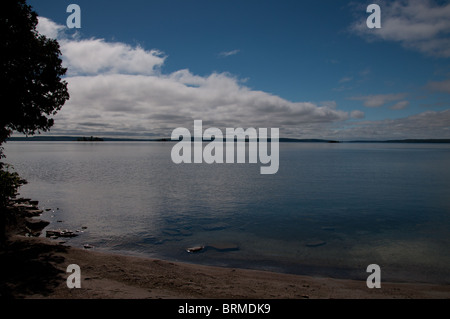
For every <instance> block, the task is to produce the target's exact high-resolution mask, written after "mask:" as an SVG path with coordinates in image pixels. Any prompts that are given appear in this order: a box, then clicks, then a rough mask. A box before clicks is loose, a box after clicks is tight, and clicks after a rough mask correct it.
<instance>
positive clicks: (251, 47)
mask: <svg viewBox="0 0 450 319" xmlns="http://www.w3.org/2000/svg"><path fill="white" fill-rule="evenodd" d="M71 3H75V4H77V5H79V7H80V9H81V15H80V16H81V28H78V29H77V28H69V27H68V26H67V24H66V21H67V18H68V17H69V16H70V14H71V13H70V12H69V13H68V12H66V9H67V6H68V5H69V4H71ZM372 3H374V4H378V5H379V6H380V9H381V15H380V17H381V28H379V29H377V28H373V29H370V28H368V27H367V24H366V20H367V18H368V17H369V15H370V14H371V13H368V12H366V9H367V6H368V5H369V4H372ZM28 4H30V5H31V6H32V7H33V8H34V10H35V11H36V12H37V13H38V15H39V25H38V31H39V32H40V33H42V34H44V35H46V36H48V37H51V38H55V39H57V40H58V42H59V44H60V47H61V52H62V60H63V65H64V66H65V67H67V69H68V70H67V73H66V76H65V77H64V80H65V81H67V83H68V88H69V94H70V100H69V101H67V102H66V104H65V105H64V106H63V108H62V109H61V110H60V111H59V112H58V114H57V115H56V116H55V117H54V119H55V125H54V127H53V128H52V129H51V131H50V134H51V135H89V136H90V135H94V136H100V137H111V136H114V137H137V138H154V137H170V135H171V132H172V131H173V130H174V129H175V128H177V127H186V128H188V129H190V130H191V132H193V124H194V120H202V121H203V127H204V129H206V128H207V127H218V128H219V129H223V130H224V129H225V128H238V127H242V128H244V129H245V128H248V127H255V128H279V129H280V136H281V137H291V138H324V139H337V140H355V139H367V140H378V139H399V138H450V19H449V17H450V1H439V0H411V1H405V0H391V1H375V0H370V1H336V0H316V1H299V0H292V1H288V0H277V1H274V0H238V1H236V0H226V1H223V0H164V1H162V0H160V1H152V0H146V1H144V0H129V1H113V0H108V1H106V0H96V1H91V0H89V1H85V0H70V1H61V0H45V1H42V0H29V1H28ZM46 134H47V135H48V133H46Z"/></svg>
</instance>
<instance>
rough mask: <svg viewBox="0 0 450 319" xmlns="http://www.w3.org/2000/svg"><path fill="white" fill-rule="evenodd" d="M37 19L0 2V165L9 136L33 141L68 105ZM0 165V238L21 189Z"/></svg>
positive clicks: (50, 44)
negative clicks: (30, 137) (10, 204)
mask: <svg viewBox="0 0 450 319" xmlns="http://www.w3.org/2000/svg"><path fill="white" fill-rule="evenodd" d="M37 24H38V19H37V14H36V12H34V11H33V10H32V8H31V6H29V5H27V4H26V1H25V0H3V1H2V6H1V10H0V103H1V108H0V160H1V159H2V158H4V157H5V156H4V155H3V148H2V144H3V143H4V142H5V141H6V139H7V138H8V137H9V136H10V135H11V134H12V132H13V131H17V132H20V133H24V134H26V135H33V134H34V133H35V132H38V133H39V132H40V131H48V130H49V129H50V127H51V126H53V119H52V118H51V116H53V115H55V114H56V113H57V112H58V111H59V110H60V109H61V107H62V106H63V105H64V103H65V102H66V100H68V99H69V93H68V91H67V82H65V81H63V80H62V79H61V77H62V76H63V75H64V74H65V73H66V69H65V68H63V67H62V65H61V64H62V61H61V59H60V55H61V51H60V50H59V44H58V42H57V41H56V40H54V39H48V38H46V37H45V36H44V35H41V34H39V32H37V30H36V26H37ZM9 168H10V166H9V165H6V164H4V163H2V162H0V224H1V225H0V226H1V228H2V229H1V230H3V231H1V230H0V236H1V237H3V236H2V235H3V233H4V226H5V220H6V219H5V214H6V211H7V210H6V206H7V205H8V201H9V199H10V198H11V197H14V196H15V194H16V192H17V189H18V188H19V187H20V186H21V185H22V184H24V183H26V181H25V180H23V179H21V178H20V176H19V175H18V174H17V173H16V172H11V171H9Z"/></svg>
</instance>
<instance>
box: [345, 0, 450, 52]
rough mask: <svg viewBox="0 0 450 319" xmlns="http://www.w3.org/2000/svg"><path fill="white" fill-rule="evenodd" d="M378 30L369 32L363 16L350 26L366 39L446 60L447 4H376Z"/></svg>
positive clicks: (415, 0) (414, 0)
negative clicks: (397, 45) (393, 42)
mask: <svg viewBox="0 0 450 319" xmlns="http://www.w3.org/2000/svg"><path fill="white" fill-rule="evenodd" d="M380 7H381V28H380V29H369V28H367V25H366V20H365V19H366V16H362V17H363V18H361V19H360V20H358V21H356V22H355V23H354V24H353V25H352V26H351V31H352V32H355V33H357V34H359V35H361V36H363V37H364V38H366V39H367V40H373V39H381V40H386V41H395V42H399V43H401V44H402V45H403V46H404V47H406V48H409V49H414V50H418V51H420V52H422V53H425V54H427V55H431V56H439V57H447V58H448V57H450V38H449V35H450V19H449V17H450V3H446V4H442V5H439V4H437V3H436V2H435V1H432V0H410V1H402V0H396V1H380Z"/></svg>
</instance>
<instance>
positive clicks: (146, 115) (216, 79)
mask: <svg viewBox="0 0 450 319" xmlns="http://www.w3.org/2000/svg"><path fill="white" fill-rule="evenodd" d="M40 21H41V22H40V23H42V25H41V28H43V29H46V30H47V31H46V32H49V33H52V34H57V35H58V37H59V38H58V41H59V43H60V46H61V51H62V59H63V64H64V66H66V67H67V68H68V73H67V77H66V78H65V80H66V81H67V82H68V88H69V93H70V100H69V101H67V102H66V104H65V105H64V107H63V108H62V109H61V111H59V112H58V114H57V115H56V116H55V126H54V127H53V129H52V132H53V133H58V134H75V133H80V134H83V133H84V132H86V131H89V132H92V133H93V134H97V135H101V134H102V135H113V134H122V135H140V136H149V135H153V134H159V135H162V136H168V135H170V133H171V131H172V130H173V129H174V128H176V127H179V126H184V127H190V126H192V124H193V120H194V119H201V120H203V121H204V124H205V125H210V126H216V127H222V128H225V127H278V128H281V127H296V126H301V125H310V124H311V123H314V124H315V125H321V124H323V123H333V122H336V121H342V120H346V119H348V118H349V114H348V112H344V111H340V110H337V108H336V102H334V101H326V102H322V103H321V104H320V105H318V104H315V103H311V102H291V101H288V100H285V99H283V98H281V97H279V96H275V95H272V94H269V93H267V92H263V91H257V90H252V89H250V88H248V87H246V86H244V85H243V84H242V81H240V80H239V79H238V78H236V77H234V76H232V75H231V74H229V73H212V74H210V75H208V76H199V75H195V74H193V73H191V72H190V71H189V70H187V69H183V70H178V71H175V72H172V73H170V74H163V73H162V72H161V67H162V66H163V65H164V62H165V60H166V57H165V56H163V55H162V53H161V52H159V51H157V50H150V51H147V50H144V49H143V48H141V47H132V46H130V45H127V44H124V43H119V42H113V43H111V42H106V41H105V40H102V39H84V40H83V39H82V40H80V39H73V38H69V37H68V36H66V35H65V34H64V33H61V32H59V33H57V32H56V30H59V26H58V25H56V24H54V23H52V22H51V21H50V20H48V19H41V20H40ZM237 52H238V51H237V50H234V51H230V52H228V53H227V54H228V55H231V54H236V53H237Z"/></svg>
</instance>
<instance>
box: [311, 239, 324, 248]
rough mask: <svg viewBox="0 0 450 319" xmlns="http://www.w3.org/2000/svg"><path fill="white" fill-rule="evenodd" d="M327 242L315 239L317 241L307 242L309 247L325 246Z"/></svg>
mask: <svg viewBox="0 0 450 319" xmlns="http://www.w3.org/2000/svg"><path fill="white" fill-rule="evenodd" d="M325 244H326V242H325V241H323V240H315V241H310V242H307V243H306V246H307V247H319V246H323V245H325Z"/></svg>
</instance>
